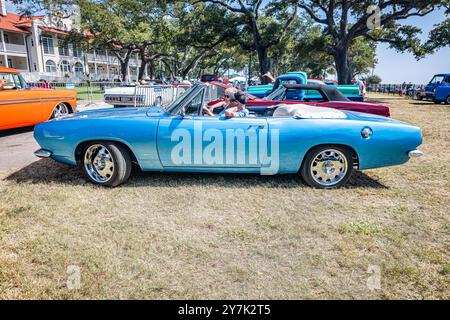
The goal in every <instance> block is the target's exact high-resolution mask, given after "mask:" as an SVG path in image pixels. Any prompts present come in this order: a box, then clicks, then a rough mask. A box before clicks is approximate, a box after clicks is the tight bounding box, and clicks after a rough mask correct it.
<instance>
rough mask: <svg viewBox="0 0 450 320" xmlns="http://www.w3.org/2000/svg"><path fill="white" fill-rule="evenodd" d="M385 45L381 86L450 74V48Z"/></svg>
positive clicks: (423, 22)
mask: <svg viewBox="0 0 450 320" xmlns="http://www.w3.org/2000/svg"><path fill="white" fill-rule="evenodd" d="M14 9H15V8H14V5H12V4H11V3H8V2H7V10H8V11H13V12H14V11H15V10H14ZM444 19H445V12H444V10H436V11H434V12H432V13H430V14H429V15H427V16H425V17H411V18H409V19H406V20H403V22H402V24H411V25H414V26H418V27H420V28H422V31H423V33H422V35H421V38H422V41H425V40H426V39H427V37H428V33H429V32H430V30H432V29H433V26H434V25H435V24H437V23H439V22H441V21H443V20H444ZM388 47H389V45H387V44H379V45H378V47H377V57H378V65H377V66H376V67H375V70H374V74H376V75H378V76H380V77H381V79H382V81H383V83H392V84H399V83H403V82H404V81H406V82H412V83H414V84H426V83H428V82H429V81H430V80H431V78H432V77H433V75H434V74H437V73H450V47H446V48H443V49H440V50H439V51H437V52H435V53H434V54H432V55H428V56H427V57H426V58H424V59H421V60H419V61H417V60H416V59H415V58H414V56H413V54H411V53H409V52H405V53H401V52H397V51H396V50H394V49H389V48H388Z"/></svg>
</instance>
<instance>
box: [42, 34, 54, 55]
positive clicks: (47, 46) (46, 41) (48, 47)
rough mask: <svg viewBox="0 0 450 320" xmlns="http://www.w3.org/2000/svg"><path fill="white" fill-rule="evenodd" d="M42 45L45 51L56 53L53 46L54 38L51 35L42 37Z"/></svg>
mask: <svg viewBox="0 0 450 320" xmlns="http://www.w3.org/2000/svg"><path fill="white" fill-rule="evenodd" d="M42 47H43V48H44V53H46V54H54V53H55V48H54V47H53V39H52V38H51V37H45V36H43V37H42Z"/></svg>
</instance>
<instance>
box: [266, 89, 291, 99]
mask: <svg viewBox="0 0 450 320" xmlns="http://www.w3.org/2000/svg"><path fill="white" fill-rule="evenodd" d="M285 91H286V88H285V87H279V88H278V89H277V90H275V91H274V92H272V93H271V94H269V95H268V96H267V97H265V98H264V100H269V101H281V100H282V99H283V96H284V94H285Z"/></svg>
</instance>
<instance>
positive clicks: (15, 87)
mask: <svg viewBox="0 0 450 320" xmlns="http://www.w3.org/2000/svg"><path fill="white" fill-rule="evenodd" d="M76 103H77V94H76V92H75V91H74V90H53V89H50V88H30V87H29V86H28V85H27V83H26V82H25V80H24V79H23V77H22V76H21V75H20V73H19V71H18V70H16V69H12V68H6V67H0V130H4V129H12V128H18V127H26V126H31V125H35V124H36V123H39V122H42V121H46V120H49V119H52V118H59V117H61V116H63V115H67V114H69V113H73V112H75V111H76V107H77V105H76Z"/></svg>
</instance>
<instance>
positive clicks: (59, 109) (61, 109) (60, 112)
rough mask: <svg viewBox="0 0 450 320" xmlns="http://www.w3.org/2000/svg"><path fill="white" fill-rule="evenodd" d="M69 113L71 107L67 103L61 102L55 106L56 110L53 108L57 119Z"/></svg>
mask: <svg viewBox="0 0 450 320" xmlns="http://www.w3.org/2000/svg"><path fill="white" fill-rule="evenodd" d="M67 114H69V108H67V106H66V104H65V103H60V104H58V105H57V106H56V107H55V110H53V113H52V118H53V119H57V118H60V117H62V116H65V115H67Z"/></svg>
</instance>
